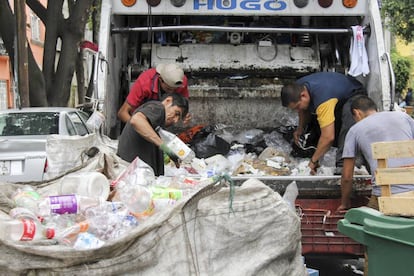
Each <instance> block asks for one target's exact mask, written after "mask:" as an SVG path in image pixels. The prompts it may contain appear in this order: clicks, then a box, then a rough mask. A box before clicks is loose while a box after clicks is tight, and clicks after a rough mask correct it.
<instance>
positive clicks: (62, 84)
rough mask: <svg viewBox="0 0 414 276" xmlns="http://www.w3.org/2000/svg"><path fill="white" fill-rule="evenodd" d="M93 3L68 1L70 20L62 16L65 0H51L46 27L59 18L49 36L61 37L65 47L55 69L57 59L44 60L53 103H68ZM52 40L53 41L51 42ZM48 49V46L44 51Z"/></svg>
mask: <svg viewBox="0 0 414 276" xmlns="http://www.w3.org/2000/svg"><path fill="white" fill-rule="evenodd" d="M91 3H92V0H82V1H68V6H69V14H70V15H69V18H68V19H64V18H63V15H62V5H63V2H62V0H57V1H49V6H48V9H47V11H48V19H47V20H48V24H47V26H48V27H49V26H50V25H51V22H52V21H53V20H57V21H55V22H54V24H56V25H58V26H57V27H55V28H52V29H53V30H50V33H49V30H47V32H46V35H48V34H49V36H50V38H53V40H55V38H56V40H57V38H58V37H60V38H61V40H62V48H61V52H60V56H59V61H58V64H57V67H56V71H54V70H53V69H54V68H55V67H54V62H53V63H52V62H51V61H52V59H53V58H52V57H49V60H48V62H47V64H46V60H45V63H44V69H43V70H44V73H45V74H47V76H46V75H45V76H46V77H45V78H46V80H48V81H49V82H48V83H47V84H46V85H47V95H48V102H49V104H50V105H52V106H67V104H68V100H69V96H70V89H71V83H72V78H73V74H74V71H75V65H76V57H77V56H78V51H79V43H80V41H82V39H83V36H84V32H85V31H84V30H85V24H86V20H87V19H88V14H89V7H90V6H91ZM57 11H59V13H57ZM56 25H55V26H56ZM63 30H64V31H63ZM53 40H52V41H53ZM50 43H51V44H53V43H52V42H50ZM50 46H51V45H50ZM46 50H47V49H46V47H45V52H46ZM47 53H48V55H49V54H50V53H49V52H47ZM53 60H54V59H53ZM46 70H47V71H46Z"/></svg>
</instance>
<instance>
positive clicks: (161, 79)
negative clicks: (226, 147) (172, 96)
mask: <svg viewBox="0 0 414 276" xmlns="http://www.w3.org/2000/svg"><path fill="white" fill-rule="evenodd" d="M166 93H178V94H180V95H182V96H184V97H185V98H187V99H188V97H189V93H188V80H187V77H186V76H185V75H184V71H183V69H181V68H180V67H179V66H178V65H177V64H173V63H172V64H159V65H158V66H157V67H156V68H150V69H148V70H146V71H144V72H142V73H141V74H140V75H139V77H138V78H137V80H136V81H135V82H134V84H133V86H132V88H131V90H130V91H129V94H128V96H127V98H126V100H125V102H124V103H123V105H122V106H121V108H120V109H119V111H118V118H119V119H120V120H121V121H122V122H124V123H126V122H128V120H129V119H130V118H131V115H132V113H133V112H134V111H135V109H137V108H138V107H139V106H140V105H142V104H143V103H145V102H147V101H151V100H157V101H159V100H160V99H161V98H162V97H163V95H164V94H166ZM190 118H191V115H190V114H189V113H188V114H187V115H186V116H185V118H183V121H184V123H186V122H188V121H189V120H190Z"/></svg>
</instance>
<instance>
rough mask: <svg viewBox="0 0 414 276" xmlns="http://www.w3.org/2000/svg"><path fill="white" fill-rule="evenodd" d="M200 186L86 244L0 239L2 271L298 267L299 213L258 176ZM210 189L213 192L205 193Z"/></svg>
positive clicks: (291, 270)
mask: <svg viewBox="0 0 414 276" xmlns="http://www.w3.org/2000/svg"><path fill="white" fill-rule="evenodd" d="M209 188H210V187H208V188H207V189H203V190H201V192H200V193H198V194H196V195H195V196H193V197H192V198H190V199H189V200H184V201H182V202H179V203H178V204H177V205H175V206H174V208H172V209H167V210H165V211H164V212H160V213H158V214H156V215H154V216H152V217H150V218H149V219H148V220H146V221H145V222H144V223H142V224H141V225H140V226H138V227H137V228H136V229H134V230H133V231H131V232H130V233H129V234H128V235H126V236H125V237H122V238H120V239H117V240H114V241H111V242H108V243H106V244H105V245H104V246H103V247H101V248H99V249H93V250H82V251H79V250H74V249H71V248H66V247H64V246H61V245H48V246H40V245H29V244H28V243H25V244H21V245H16V244H13V243H8V242H5V243H0V252H1V253H0V254H1V258H0V271H2V273H5V274H7V275H21V274H22V273H24V274H26V275H202V276H203V275H211V276H217V275H225V276H231V275H235V276H236V275H237V276H239V275H243V276H245V275H255V276H256V275H272V276H275V275H288V276H295V275H305V268H304V266H303V263H302V260H301V233H300V220H299V218H298V216H297V215H296V214H295V212H294V211H293V210H291V208H290V207H289V206H288V205H287V204H286V203H285V202H284V201H283V199H282V198H281V196H280V195H279V194H278V193H276V192H274V191H273V190H271V189H270V188H269V187H267V186H266V185H264V184H263V183H262V182H260V181H258V180H249V181H247V182H246V183H244V184H243V185H242V186H241V187H236V188H235V194H234V198H233V202H232V208H233V212H232V211H230V209H229V188H221V189H220V190H219V191H217V192H215V193H214V191H215V190H214V187H213V188H212V189H211V192H210V191H209ZM211 193H213V194H211Z"/></svg>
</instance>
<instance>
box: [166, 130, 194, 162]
mask: <svg viewBox="0 0 414 276" xmlns="http://www.w3.org/2000/svg"><path fill="white" fill-rule="evenodd" d="M158 133H159V134H160V137H161V139H162V141H163V142H164V143H165V144H166V145H167V146H168V147H169V148H170V149H171V150H172V151H173V152H174V153H175V155H177V156H178V158H180V159H181V160H182V161H183V162H191V160H193V159H194V158H195V153H194V151H193V150H192V149H191V148H189V147H188V146H187V145H186V144H185V143H184V142H183V141H182V140H181V139H180V138H178V137H177V136H176V135H175V134H174V133H171V132H169V131H167V130H165V129H162V128H158Z"/></svg>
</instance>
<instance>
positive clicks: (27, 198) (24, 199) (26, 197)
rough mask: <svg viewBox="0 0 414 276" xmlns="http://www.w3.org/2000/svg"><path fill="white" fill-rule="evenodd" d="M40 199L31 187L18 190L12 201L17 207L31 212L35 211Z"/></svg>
mask: <svg viewBox="0 0 414 276" xmlns="http://www.w3.org/2000/svg"><path fill="white" fill-rule="evenodd" d="M40 199H41V196H40V195H39V194H38V193H37V192H36V191H35V189H34V188H33V187H32V186H29V185H26V186H24V187H23V188H19V189H17V190H16V192H15V193H14V194H13V195H12V200H13V201H14V203H15V205H16V207H23V208H27V209H29V210H34V209H35V208H36V206H37V204H38V202H39V200H40Z"/></svg>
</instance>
